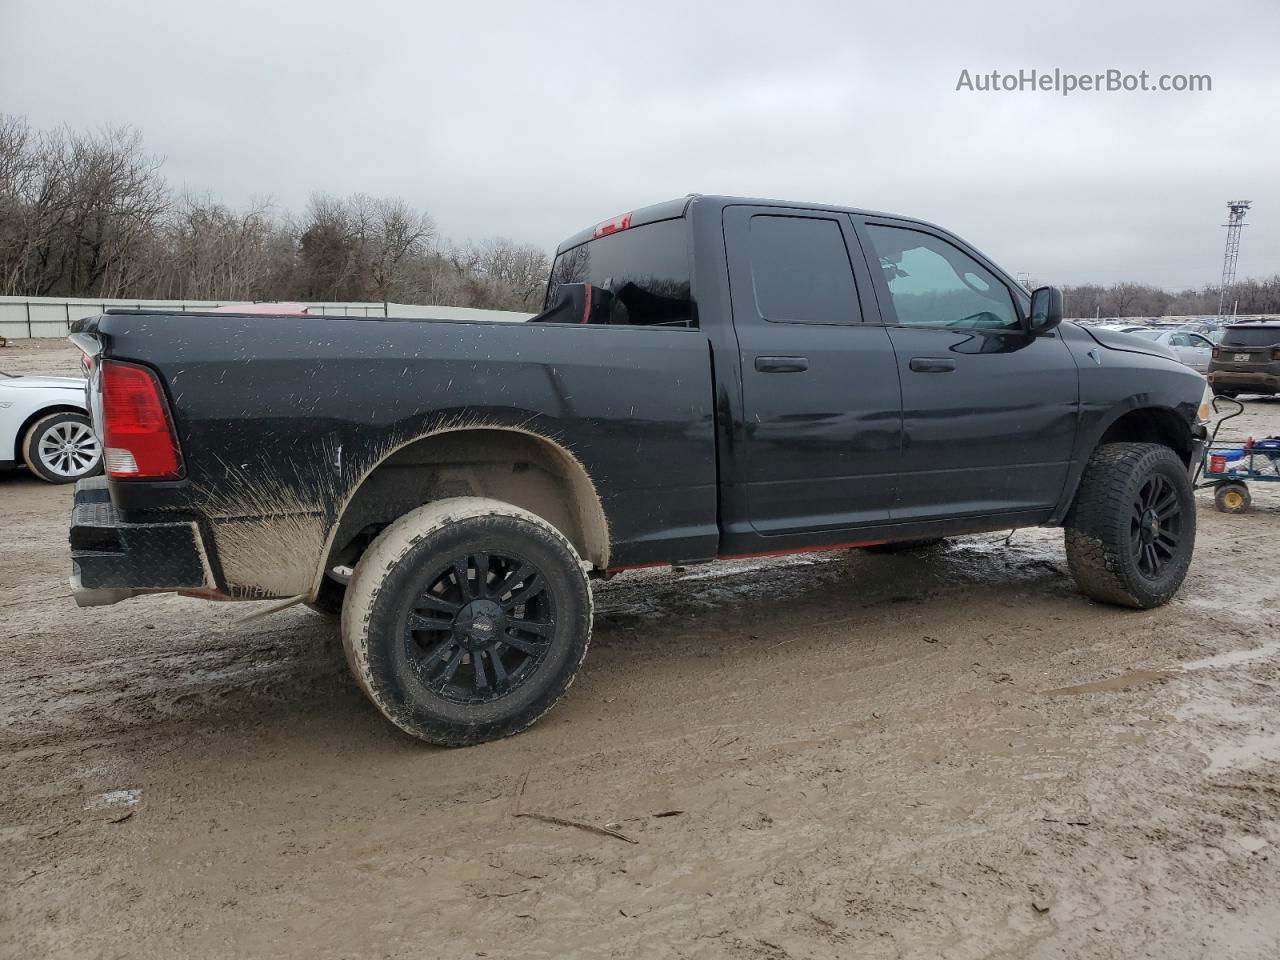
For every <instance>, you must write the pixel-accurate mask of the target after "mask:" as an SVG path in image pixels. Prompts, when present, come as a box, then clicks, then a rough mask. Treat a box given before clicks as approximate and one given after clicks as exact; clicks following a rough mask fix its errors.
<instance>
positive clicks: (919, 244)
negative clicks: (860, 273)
mask: <svg viewBox="0 0 1280 960" xmlns="http://www.w3.org/2000/svg"><path fill="white" fill-rule="evenodd" d="M867 232H868V233H869V234H870V237H871V244H872V246H873V247H874V248H875V253H876V256H877V258H878V259H879V261H880V269H881V271H882V274H883V276H884V281H885V284H886V286H888V288H889V296H890V298H891V299H892V301H893V309H894V312H895V313H896V314H897V322H898V324H899V325H901V326H908V327H917V326H918V327H956V328H961V329H965V328H967V329H974V328H978V329H994V330H1019V329H1021V326H1022V325H1021V322H1020V321H1019V319H1018V311H1017V308H1016V307H1015V306H1014V303H1013V295H1012V294H1011V293H1010V292H1009V288H1008V287H1006V286H1005V285H1004V284H1003V283H1002V282H1001V281H1000V280H999V279H998V278H997V277H996V276H995V274H993V273H992V272H991V271H990V270H988V269H987V268H986V267H984V266H983V265H982V264H980V263H979V262H978V261H977V260H975V259H973V257H971V256H969V255H968V254H967V253H965V252H964V251H962V250H960V249H959V248H958V247H955V246H953V245H951V244H950V243H947V242H946V241H945V240H940V239H939V238H937V237H934V236H932V235H930V234H927V233H921V232H920V231H919V230H910V229H906V228H903V227H882V226H874V225H872V226H868V227H867Z"/></svg>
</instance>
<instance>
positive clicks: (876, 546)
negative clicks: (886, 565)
mask: <svg viewBox="0 0 1280 960" xmlns="http://www.w3.org/2000/svg"><path fill="white" fill-rule="evenodd" d="M946 539H947V538H946V537H926V538H923V539H920V540H894V541H891V542H889V543H873V544H870V545H869V546H865V547H859V548H858V549H860V550H865V551H866V552H867V553H915V552H917V551H919V550H928V549H929V548H930V547H936V546H937V545H938V544H940V543H945V542H946Z"/></svg>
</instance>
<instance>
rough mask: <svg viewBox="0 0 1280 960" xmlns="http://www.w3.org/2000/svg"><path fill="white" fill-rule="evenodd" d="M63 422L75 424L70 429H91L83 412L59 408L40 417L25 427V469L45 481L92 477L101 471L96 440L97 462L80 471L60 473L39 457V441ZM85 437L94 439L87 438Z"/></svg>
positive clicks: (74, 480)
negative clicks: (51, 468) (59, 409)
mask: <svg viewBox="0 0 1280 960" xmlns="http://www.w3.org/2000/svg"><path fill="white" fill-rule="evenodd" d="M63 424H75V426H74V427H71V428H70V429H73V430H74V429H78V428H80V427H88V428H89V429H92V424H91V423H90V422H89V418H88V417H87V416H85V415H84V414H83V413H74V412H72V411H69V410H61V411H58V412H57V413H50V414H46V415H45V416H43V417H41V418H40V419H39V420H37V421H36V422H35V423H33V424H32V425H31V426H30V427H28V428H27V432H26V434H25V435H24V436H23V438H22V459H23V462H25V463H26V465H27V469H28V470H30V471H31V472H32V473H33V474H35V475H36V476H37V477H39V478H40V479H41V480H43V481H45V482H46V483H75V482H76V481H77V480H83V479H84V478H85V477H94V476H97V475H98V474H100V473H101V472H102V443H101V441H97V451H98V453H97V462H96V463H94V464H93V466H92V467H90V468H89V469H88V470H85V471H83V472H80V473H73V474H61V473H55V472H54V471H52V470H50V469H49V468H48V467H46V466H45V464H44V463H43V462H42V461H41V459H40V453H39V450H40V441H41V440H43V439H44V437H45V434H47V433H49V431H51V430H53V429H55V428H57V427H60V426H62V425H63ZM86 439H96V438H88V437H86Z"/></svg>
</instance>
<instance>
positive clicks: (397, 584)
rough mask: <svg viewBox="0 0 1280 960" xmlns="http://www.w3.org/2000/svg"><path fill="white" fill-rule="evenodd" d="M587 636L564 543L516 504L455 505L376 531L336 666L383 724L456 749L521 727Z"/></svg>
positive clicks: (565, 682)
mask: <svg viewBox="0 0 1280 960" xmlns="http://www.w3.org/2000/svg"><path fill="white" fill-rule="evenodd" d="M590 639H591V591H590V588H589V586H588V584H587V578H586V575H585V573H584V571H583V567H582V563H581V561H580V560H579V559H578V554H577V552H576V551H575V550H574V548H573V546H572V544H570V543H569V541H568V540H566V539H565V537H564V536H563V535H562V534H561V533H560V532H559V531H557V530H556V529H554V528H553V527H551V526H550V525H549V524H548V523H547V522H546V521H544V520H542V519H541V518H540V517H537V516H535V515H533V514H531V513H529V512H527V511H525V510H522V509H520V508H519V507H515V506H512V505H511V504H508V503H503V502H501V501H498V500H490V499H487V498H482V497H456V498H451V499H448V500H442V501H439V502H437V503H433V504H429V505H427V506H425V507H419V508H418V509H417V510H414V511H412V512H410V513H408V514H406V515H405V516H403V517H401V518H400V519H399V520H397V521H396V522H395V523H393V524H391V526H389V527H387V529H386V530H384V531H383V532H382V533H381V534H379V536H378V537H377V539H376V540H374V541H373V543H372V544H371V545H370V547H369V549H368V550H367V551H366V552H365V554H364V555H363V556H362V557H361V558H360V562H359V563H358V564H357V565H356V569H355V573H354V575H353V576H352V578H351V583H350V585H349V586H348V587H347V597H346V601H345V603H344V605H343V609H342V640H343V647H344V648H345V650H346V654H347V662H348V663H349V664H350V666H351V671H352V673H353V674H354V675H355V677H356V680H357V681H358V682H359V684H360V686H361V688H362V689H363V690H364V691H365V693H366V694H367V695H368V696H369V699H370V700H372V701H373V703H374V705H375V706H376V707H377V708H378V709H379V710H380V711H381V712H382V714H383V716H385V717H386V718H387V719H388V720H390V721H391V722H392V723H394V724H395V725H396V726H397V727H399V728H400V729H401V730H403V731H405V732H406V733H409V734H411V735H412V736H415V737H418V738H419V739H421V740H426V741H428V742H430V743H437V744H441V745H445V746H462V745H465V744H472V743H481V742H483V741H486V740H496V739H498V738H500V737H505V736H510V735H511V734H513V733H518V732H519V731H521V730H523V729H525V728H526V727H528V726H529V725H530V724H532V723H533V722H534V721H536V720H537V719H538V718H539V717H541V716H542V715H543V714H544V713H546V711H547V710H549V709H551V707H552V706H553V705H554V704H555V703H556V701H557V700H559V699H560V697H561V696H562V695H563V694H564V692H565V691H566V690H567V689H568V688H569V685H570V684H571V683H572V682H573V679H574V676H575V675H576V674H577V672H578V668H579V666H580V665H581V664H582V660H583V658H584V657H585V656H586V652H587V645H588V643H589V642H590Z"/></svg>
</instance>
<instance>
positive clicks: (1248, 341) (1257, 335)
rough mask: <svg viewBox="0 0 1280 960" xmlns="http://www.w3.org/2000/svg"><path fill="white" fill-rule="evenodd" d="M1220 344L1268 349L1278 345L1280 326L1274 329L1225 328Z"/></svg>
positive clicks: (1279, 341) (1279, 342)
mask: <svg viewBox="0 0 1280 960" xmlns="http://www.w3.org/2000/svg"><path fill="white" fill-rule="evenodd" d="M1222 342H1223V344H1225V345H1226V346H1228V347H1270V346H1273V345H1275V344H1280V324H1278V325H1276V326H1274V327H1227V331H1226V333H1225V334H1224V335H1223V337H1222Z"/></svg>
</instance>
